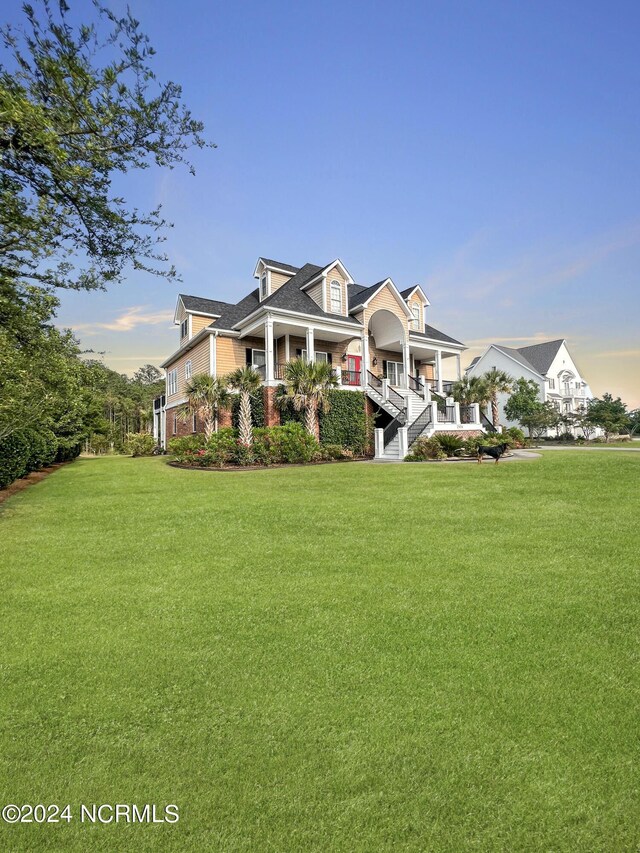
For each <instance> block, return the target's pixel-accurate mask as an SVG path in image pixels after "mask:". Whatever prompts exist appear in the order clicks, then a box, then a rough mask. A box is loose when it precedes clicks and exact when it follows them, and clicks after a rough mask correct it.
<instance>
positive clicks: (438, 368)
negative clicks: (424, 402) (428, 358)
mask: <svg viewBox="0 0 640 853" xmlns="http://www.w3.org/2000/svg"><path fill="white" fill-rule="evenodd" d="M436 383H437V388H438V393H439V394H442V353H441V352H440V350H439V349H437V350H436Z"/></svg>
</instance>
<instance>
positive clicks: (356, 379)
mask: <svg viewBox="0 0 640 853" xmlns="http://www.w3.org/2000/svg"><path fill="white" fill-rule="evenodd" d="M342 384H343V385H360V371H359V370H343V371H342Z"/></svg>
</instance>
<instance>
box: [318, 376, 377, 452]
mask: <svg viewBox="0 0 640 853" xmlns="http://www.w3.org/2000/svg"><path fill="white" fill-rule="evenodd" d="M327 399H328V402H329V405H330V408H329V409H328V410H327V411H321V412H320V414H319V422H320V443H321V444H325V445H326V444H334V445H335V444H338V445H340V446H341V447H346V448H348V449H349V450H352V451H353V452H354V453H357V454H363V453H364V452H365V450H366V448H367V443H368V441H367V413H366V408H365V397H364V394H363V393H362V392H359V391H345V390H341V389H339V388H332V389H331V390H330V391H328V392H327Z"/></svg>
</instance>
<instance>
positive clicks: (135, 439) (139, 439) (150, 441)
mask: <svg viewBox="0 0 640 853" xmlns="http://www.w3.org/2000/svg"><path fill="white" fill-rule="evenodd" d="M155 446H156V440H155V438H154V437H153V436H152V435H149V433H148V432H130V433H128V434H127V440H126V443H125V449H126V451H127V453H130V454H131V455H132V456H152V455H153V451H154V450H155Z"/></svg>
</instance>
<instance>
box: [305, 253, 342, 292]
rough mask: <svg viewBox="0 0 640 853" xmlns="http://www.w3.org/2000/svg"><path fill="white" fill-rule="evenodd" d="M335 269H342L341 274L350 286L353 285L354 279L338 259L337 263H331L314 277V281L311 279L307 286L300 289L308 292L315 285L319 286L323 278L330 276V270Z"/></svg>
mask: <svg viewBox="0 0 640 853" xmlns="http://www.w3.org/2000/svg"><path fill="white" fill-rule="evenodd" d="M334 267H340V272H341V273H342V275H343V276H344V278H345V280H346V282H347V284H348V285H349V284H353V278H352V276H351V273H350V272H349V270H348V269H347V268H346V267H345V265H344V264H343V263H342V261H341V260H340V258H336V259H335V261H331V263H330V264H327V266H326V267H325V268H324V269H322V270H320V272H319V273H318V274H317V275H314V277H313V278H312V279H310V280H309V281H308V282H307V283H306V284H304V285H303V286H302V287H301V288H300V290H307V288H309V287H311V286H312V285H314V284H317V283H318V281H319V280H320V279H321V278H325V279H326V277H327V275H328V274H329V270H332V269H333V268H334Z"/></svg>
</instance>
